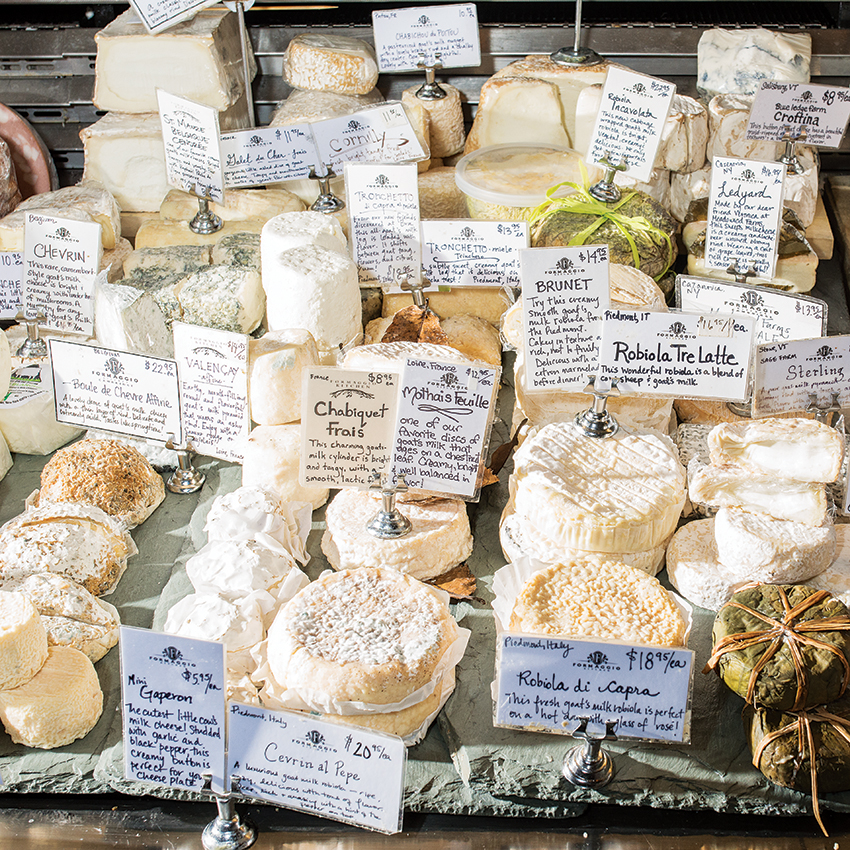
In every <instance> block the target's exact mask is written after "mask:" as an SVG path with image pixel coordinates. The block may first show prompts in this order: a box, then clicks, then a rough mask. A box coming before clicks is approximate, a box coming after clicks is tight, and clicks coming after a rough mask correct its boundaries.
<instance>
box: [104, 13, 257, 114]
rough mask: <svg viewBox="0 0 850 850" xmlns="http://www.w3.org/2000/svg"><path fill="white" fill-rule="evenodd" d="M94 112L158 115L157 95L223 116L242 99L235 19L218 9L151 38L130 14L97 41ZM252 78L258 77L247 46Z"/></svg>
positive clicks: (239, 54)
mask: <svg viewBox="0 0 850 850" xmlns="http://www.w3.org/2000/svg"><path fill="white" fill-rule="evenodd" d="M95 41H96V43H97V58H96V59H95V83H94V94H93V96H92V100H93V101H94V104H95V106H97V108H98V109H106V110H110V111H115V112H156V111H157V109H158V104H157V98H156V90H157V89H162V90H163V91H167V92H169V93H170V94H174V95H178V96H179V97H185V98H188V99H189V100H194V101H197V102H198V103H203V104H205V105H206V106H212V107H214V108H215V109H218V110H223V109H227V107H228V106H231V105H233V104H234V103H236V101H237V100H239V98H240V97H241V96H242V95H243V94H244V91H245V82H244V71H243V68H242V39H241V38H240V36H239V24H238V20H237V16H236V15H234V14H230V13H229V12H228V11H227V10H226V9H223V8H221V7H218V8H215V9H203V10H201V11H200V12H198V13H197V14H196V15H195V16H194V17H193V18H192V19H191V20H189V21H184V22H183V23H179V24H175V25H174V26H172V27H169V28H168V29H166V30H164V31H163V32H161V33H159V34H158V35H150V34H149V33H148V32H147V30H146V29H145V27H144V25H143V24H142V22H141V21H140V20H139V18H138V16H137V15H136V13H135V12H134V11H133V10H132V9H129V10H127V11H126V12H124V13H123V14H121V15H119V16H118V17H117V18H116V19H115V20H114V21H112V22H111V23H110V24H108V25H107V26H106V27H104V28H103V29H102V30H100V32H98V33H97V34H96V35H95ZM247 49H248V63H249V67H250V70H251V76H252V77H253V75H254V74H255V73H256V66H255V63H254V57H253V53H252V51H251V49H250V45H248V48H247Z"/></svg>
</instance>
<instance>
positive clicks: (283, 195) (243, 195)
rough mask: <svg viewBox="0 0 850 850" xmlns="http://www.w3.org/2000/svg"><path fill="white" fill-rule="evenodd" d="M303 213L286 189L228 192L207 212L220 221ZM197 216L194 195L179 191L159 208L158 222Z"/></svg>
mask: <svg viewBox="0 0 850 850" xmlns="http://www.w3.org/2000/svg"><path fill="white" fill-rule="evenodd" d="M303 209H304V202H303V201H302V200H301V199H300V198H298V197H296V196H295V195H293V194H292V192H288V191H287V190H286V189H228V190H227V192H226V193H225V195H224V203H223V204H221V203H218V202H217V201H212V202H211V203H210V211H211V212H213V213H215V214H216V215H217V216H218V217H219V218H220V219H221V220H222V221H246V220H258V219H261V220H263V221H268V220H269V219H271V218H274V217H275V216H277V215H280V214H282V213H286V212H300V211H302V210H303ZM197 212H198V197H197V195H193V194H192V193H190V192H182V191H180V189H170V190H169V192H168V194H167V195H166V196H165V197H164V198H163V200H162V204H160V207H159V214H160V216H162V218H164V219H169V220H174V221H190V220H191V219H192V218H193V217H194V216H195V215H196V214H197ZM229 238H234V237H233V236H231V237H229ZM213 262H215V260H214V261H213Z"/></svg>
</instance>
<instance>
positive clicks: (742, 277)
mask: <svg viewBox="0 0 850 850" xmlns="http://www.w3.org/2000/svg"><path fill="white" fill-rule="evenodd" d="M726 274H731V275H732V277H734V278H735V283H747V278H748V277H755V276H756V268H755V266H754V265H753V264H752V263H750V264H749V265H748V266H747V268H746V269H743V270H742V269H741V261H740V260H735V262H734V263H729V265H728V266H727V268H726Z"/></svg>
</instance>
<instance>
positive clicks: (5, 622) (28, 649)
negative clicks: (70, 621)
mask: <svg viewBox="0 0 850 850" xmlns="http://www.w3.org/2000/svg"><path fill="white" fill-rule="evenodd" d="M46 660H47V632H46V631H45V629H44V625H43V624H42V622H41V615H40V614H39V613H38V609H37V608H36V607H35V605H34V604H33V601H32V599H30V597H29V596H28V595H27V594H26V593H14V592H11V591H9V592H7V591H2V592H0V691H2V690H6V689H7V688H17V687H18V686H19V685H23V684H24V682H28V681H29V680H30V679H31V678H32V677H33V676H35V674H36V673H37V672H38V671H39V670H40V669H41V667H42V665H43V664H44V662H45V661H46Z"/></svg>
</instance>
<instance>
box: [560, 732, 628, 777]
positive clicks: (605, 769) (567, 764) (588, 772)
mask: <svg viewBox="0 0 850 850" xmlns="http://www.w3.org/2000/svg"><path fill="white" fill-rule="evenodd" d="M589 722H590V718H589V717H580V718H579V725H578V729H576V730H575V732H573V737H574V738H582V739H583V740H584V744H579V745H578V746H577V747H573V748H572V749H571V750H569V751H568V752H567V756H566V758H565V759H564V769H563V774H564V778H566V779H567V780H568V781H569V782H572V784H573V785H579V786H581V787H582V788H601V787H602V786H603V785H607V784H608V783H609V782H610V781H611V780H612V779H613V778H614V762H613V760H612V759H611V756H609V755H608V753H606V752H605V750H603V749H602V742H603V741H616V740H617V736H616V735H615V734H614V728H615V727H616V725H617V721H616V720H606V721H605V734H604V735H602V736H600V737H594V736H591V735H590V734H589V733H588V731H587V724H588V723H589Z"/></svg>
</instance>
